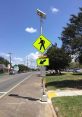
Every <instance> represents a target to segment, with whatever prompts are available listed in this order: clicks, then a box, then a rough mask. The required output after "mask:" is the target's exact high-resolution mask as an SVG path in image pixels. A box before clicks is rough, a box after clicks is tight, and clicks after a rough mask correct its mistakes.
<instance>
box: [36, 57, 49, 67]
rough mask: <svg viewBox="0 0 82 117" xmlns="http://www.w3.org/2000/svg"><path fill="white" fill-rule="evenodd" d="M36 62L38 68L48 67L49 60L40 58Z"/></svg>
mask: <svg viewBox="0 0 82 117" xmlns="http://www.w3.org/2000/svg"><path fill="white" fill-rule="evenodd" d="M36 62H37V65H38V66H48V65H49V58H38V59H37V61H36Z"/></svg>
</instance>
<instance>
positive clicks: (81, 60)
mask: <svg viewBox="0 0 82 117" xmlns="http://www.w3.org/2000/svg"><path fill="white" fill-rule="evenodd" d="M78 58H79V63H80V64H82V53H80V55H79V57H78Z"/></svg>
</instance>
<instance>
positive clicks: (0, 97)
mask: <svg viewBox="0 0 82 117" xmlns="http://www.w3.org/2000/svg"><path fill="white" fill-rule="evenodd" d="M32 75H33V74H30V75H29V76H27V77H26V78H25V79H23V80H22V81H21V82H19V83H18V84H16V85H15V86H13V87H12V88H11V89H10V90H9V91H7V93H5V94H3V95H2V96H0V99H1V98H3V97H4V96H5V95H7V94H8V93H9V92H11V91H12V90H13V89H15V88H16V87H18V86H19V85H20V84H21V83H23V82H24V81H25V80H27V79H29V78H30V77H31V76H32Z"/></svg>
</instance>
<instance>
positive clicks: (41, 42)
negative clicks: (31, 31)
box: [38, 38, 45, 50]
mask: <svg viewBox="0 0 82 117" xmlns="http://www.w3.org/2000/svg"><path fill="white" fill-rule="evenodd" d="M38 44H40V50H41V49H42V47H43V48H44V50H45V45H44V44H45V41H44V40H43V39H42V38H40V42H39V43H38Z"/></svg>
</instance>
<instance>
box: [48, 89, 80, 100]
mask: <svg viewBox="0 0 82 117" xmlns="http://www.w3.org/2000/svg"><path fill="white" fill-rule="evenodd" d="M47 95H48V98H49V99H51V98H53V97H62V96H78V95H82V90H71V89H69V90H55V91H54V90H53V91H48V92H47Z"/></svg>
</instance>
